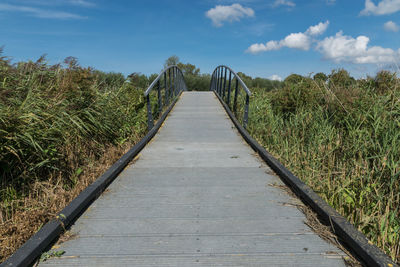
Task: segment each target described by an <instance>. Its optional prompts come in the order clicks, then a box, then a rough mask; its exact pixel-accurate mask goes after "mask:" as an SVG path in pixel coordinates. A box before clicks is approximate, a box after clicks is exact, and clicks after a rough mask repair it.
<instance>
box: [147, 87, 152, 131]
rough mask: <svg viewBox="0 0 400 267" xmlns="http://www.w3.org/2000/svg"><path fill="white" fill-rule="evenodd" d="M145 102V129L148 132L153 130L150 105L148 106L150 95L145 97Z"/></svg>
mask: <svg viewBox="0 0 400 267" xmlns="http://www.w3.org/2000/svg"><path fill="white" fill-rule="evenodd" d="M146 102H147V129H148V130H149V131H150V130H151V128H153V115H152V111H151V104H150V94H148V95H147V96H146Z"/></svg>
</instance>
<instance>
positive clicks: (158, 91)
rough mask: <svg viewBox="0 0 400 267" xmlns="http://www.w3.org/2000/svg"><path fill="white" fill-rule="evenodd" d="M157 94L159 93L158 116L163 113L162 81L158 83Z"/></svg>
mask: <svg viewBox="0 0 400 267" xmlns="http://www.w3.org/2000/svg"><path fill="white" fill-rule="evenodd" d="M157 93H158V114H159V115H161V111H162V99H161V88H160V80H158V82H157Z"/></svg>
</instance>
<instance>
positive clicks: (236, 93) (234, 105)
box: [233, 78, 239, 113]
mask: <svg viewBox="0 0 400 267" xmlns="http://www.w3.org/2000/svg"><path fill="white" fill-rule="evenodd" d="M238 92H239V80H238V78H236V86H235V98H234V99H233V112H234V113H236V106H237V97H238Z"/></svg>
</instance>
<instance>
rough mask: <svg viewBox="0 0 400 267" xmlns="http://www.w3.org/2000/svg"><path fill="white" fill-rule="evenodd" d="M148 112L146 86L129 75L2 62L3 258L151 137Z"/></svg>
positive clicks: (70, 63)
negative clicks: (127, 149)
mask: <svg viewBox="0 0 400 267" xmlns="http://www.w3.org/2000/svg"><path fill="white" fill-rule="evenodd" d="M145 114H146V112H145V109H144V99H143V88H137V87H136V86H134V84H133V83H132V82H129V81H126V80H125V78H124V76H123V75H121V74H118V73H103V72H100V71H96V70H93V69H91V68H83V67H80V66H79V65H78V63H77V61H76V60H75V59H74V58H67V59H66V61H65V62H64V64H59V65H48V64H47V63H46V60H45V58H44V57H42V58H40V59H39V60H38V61H36V62H20V63H17V64H11V63H10V61H9V60H8V59H7V58H5V57H1V58H0V208H1V212H0V233H1V236H2V239H1V240H0V242H1V244H0V247H1V251H0V255H1V257H0V258H1V259H4V258H5V257H6V256H8V255H9V254H10V253H11V252H12V251H13V250H15V249H16V248H17V247H18V246H19V245H20V244H21V243H22V242H23V241H24V240H26V239H27V238H29V236H30V235H31V234H32V233H33V232H34V231H35V229H37V228H38V227H40V224H41V223H45V222H46V221H47V220H48V219H49V218H50V217H51V216H52V214H54V213H56V212H57V209H58V208H62V207H60V205H58V203H64V202H66V203H68V201H69V200H70V199H71V198H72V197H73V195H76V194H77V192H76V190H77V189H76V188H75V187H76V185H77V184H80V186H81V187H82V188H83V187H84V186H86V185H87V183H90V182H89V180H87V181H86V180H85V179H86V177H89V176H90V177H92V176H95V175H94V174H93V172H92V171H91V168H92V169H93V168H94V169H95V168H98V169H102V168H101V167H99V166H98V161H101V162H108V163H107V164H111V163H112V159H114V160H115V157H116V156H117V155H119V154H121V153H122V152H121V151H122V150H123V148H124V144H132V143H135V142H136V141H137V140H138V139H139V138H140V137H141V136H143V134H144V133H145V131H146V126H147V125H146V117H145ZM119 148H121V149H122V150H121V149H119ZM111 151H114V152H115V151H117V152H115V153H114V152H113V153H111ZM114 154H115V155H114ZM108 158H109V159H110V160H109V159H108ZM110 161H111V162H110ZM96 166H97V167H96ZM96 174H98V173H96ZM92 178H93V177H92ZM92 178H91V179H92ZM84 180H85V182H82V181H84ZM92 180H93V179H92ZM68 192H74V193H73V194H72V193H71V194H69V193H68ZM62 198H64V199H62ZM49 199H51V200H49ZM35 214H36V215H35ZM24 216H27V218H29V219H25V220H24V218H23V217H24ZM27 220H28V221H27ZM25 221H27V222H25ZM32 225H33V226H32ZM32 227H33V228H32ZM25 228H26V230H25ZM28 232H29V233H28ZM10 240H12V241H10Z"/></svg>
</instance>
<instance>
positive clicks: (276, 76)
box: [268, 74, 282, 81]
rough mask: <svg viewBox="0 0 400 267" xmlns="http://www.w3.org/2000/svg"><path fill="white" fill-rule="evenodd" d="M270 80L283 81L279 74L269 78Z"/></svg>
mask: <svg viewBox="0 0 400 267" xmlns="http://www.w3.org/2000/svg"><path fill="white" fill-rule="evenodd" d="M268 79H270V80H273V81H282V77H281V76H279V75H277V74H273V75H271V76H270V77H268Z"/></svg>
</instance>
